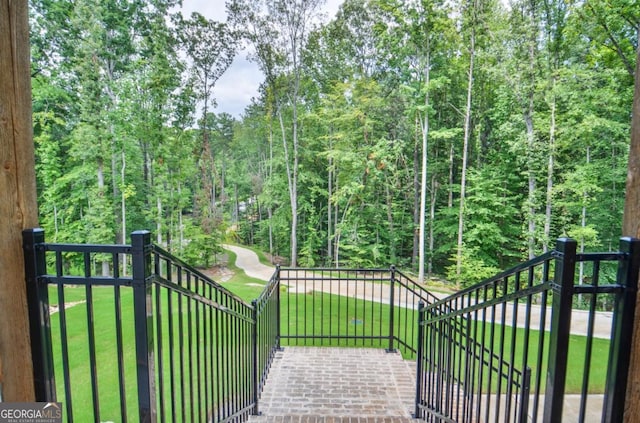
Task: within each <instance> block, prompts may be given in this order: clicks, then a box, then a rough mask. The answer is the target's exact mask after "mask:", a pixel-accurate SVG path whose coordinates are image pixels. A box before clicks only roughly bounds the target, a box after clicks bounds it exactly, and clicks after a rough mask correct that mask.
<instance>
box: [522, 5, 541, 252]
mask: <svg viewBox="0 0 640 423" xmlns="http://www.w3.org/2000/svg"><path fill="white" fill-rule="evenodd" d="M530 8H531V10H530V14H531V17H530V18H531V22H530V25H531V38H530V40H529V43H528V44H529V46H528V48H529V78H530V81H529V86H528V91H527V105H526V107H525V110H524V123H525V126H526V128H527V174H528V179H529V181H528V196H527V209H528V210H527V221H528V234H527V245H528V251H529V259H532V258H534V257H535V254H536V250H535V249H536V212H537V210H536V165H535V163H534V158H535V141H536V138H535V129H534V123H533V114H534V95H535V82H536V81H535V67H536V42H537V35H538V29H537V26H536V25H535V23H536V21H535V10H534V8H535V4H534V3H533V2H532V3H531V4H530Z"/></svg>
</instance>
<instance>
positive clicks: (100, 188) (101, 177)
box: [97, 158, 110, 276]
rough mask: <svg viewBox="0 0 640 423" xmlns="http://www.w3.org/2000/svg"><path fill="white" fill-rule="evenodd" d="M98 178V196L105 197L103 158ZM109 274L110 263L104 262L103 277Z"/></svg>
mask: <svg viewBox="0 0 640 423" xmlns="http://www.w3.org/2000/svg"><path fill="white" fill-rule="evenodd" d="M97 177H98V195H100V196H103V195H105V192H104V191H105V183H104V161H103V160H102V158H99V159H98V170H97ZM109 274H110V268H109V261H108V260H102V276H109Z"/></svg>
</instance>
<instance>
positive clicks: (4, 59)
mask: <svg viewBox="0 0 640 423" xmlns="http://www.w3.org/2000/svg"><path fill="white" fill-rule="evenodd" d="M30 75H31V72H30V57H29V23H28V2H26V1H6V0H1V1H0V93H2V94H1V95H0V157H2V166H0V198H2V201H0V221H2V224H0V269H2V283H0V322H2V324H1V325H0V377H1V378H2V379H1V380H0V383H1V385H2V386H0V389H1V390H2V391H1V394H2V400H3V401H7V402H26V401H29V402H30V401H34V400H35V397H34V386H33V367H32V361H31V345H30V339H29V320H28V314H27V313H28V312H27V296H26V290H25V286H26V284H25V271H24V256H23V253H22V230H23V229H27V228H35V227H37V226H38V206H37V201H36V177H35V170H34V169H35V164H34V151H33V145H34V144H33V129H32V122H31V79H30Z"/></svg>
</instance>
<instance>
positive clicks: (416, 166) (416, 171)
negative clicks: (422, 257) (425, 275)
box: [411, 116, 420, 269]
mask: <svg viewBox="0 0 640 423" xmlns="http://www.w3.org/2000/svg"><path fill="white" fill-rule="evenodd" d="M418 126H419V123H418V116H416V119H415V130H414V134H415V135H414V142H413V227H414V230H413V251H412V253H411V267H412V268H413V269H415V268H416V265H417V264H418V263H417V261H418V258H419V251H418V250H419V249H418V245H420V149H419V148H418Z"/></svg>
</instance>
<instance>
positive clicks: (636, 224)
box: [0, 29, 640, 422]
mask: <svg viewBox="0 0 640 423" xmlns="http://www.w3.org/2000/svg"><path fill="white" fill-rule="evenodd" d="M637 40H638V50H637V51H636V56H637V59H636V74H635V91H634V95H633V114H632V119H631V148H630V151H629V166H628V171H627V187H626V198H625V203H624V217H623V221H622V235H623V236H630V237H635V238H640V29H638V33H637ZM0 51H1V50H0ZM635 313H636V316H635V324H634V326H633V335H632V342H631V363H630V364H629V373H628V375H629V379H628V382H627V397H626V400H625V412H624V421H625V422H638V421H640V400H639V399H640V293H639V294H638V297H637V300H636V311H635Z"/></svg>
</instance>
